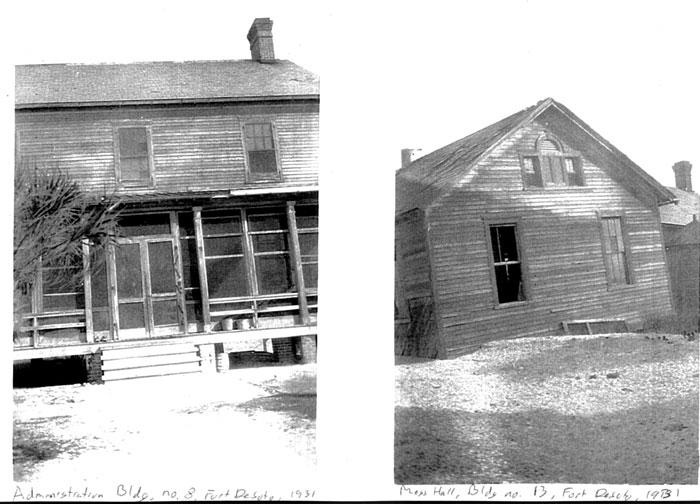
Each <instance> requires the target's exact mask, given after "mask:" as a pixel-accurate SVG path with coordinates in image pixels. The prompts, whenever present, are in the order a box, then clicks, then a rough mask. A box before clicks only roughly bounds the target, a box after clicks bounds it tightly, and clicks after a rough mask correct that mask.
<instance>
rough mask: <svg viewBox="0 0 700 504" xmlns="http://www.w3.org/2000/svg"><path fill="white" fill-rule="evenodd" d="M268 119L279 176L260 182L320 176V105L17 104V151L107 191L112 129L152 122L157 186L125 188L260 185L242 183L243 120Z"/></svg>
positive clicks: (111, 183)
mask: <svg viewBox="0 0 700 504" xmlns="http://www.w3.org/2000/svg"><path fill="white" fill-rule="evenodd" d="M251 120H265V121H268V120H269V121H272V122H273V123H274V125H275V129H276V140H277V142H278V144H277V153H278V157H279V164H280V168H281V173H282V177H281V180H279V181H275V182H265V183H264V184H263V185H265V186H270V187H277V186H304V185H316V184H317V182H318V105H317V104H306V105H301V104H300V105H288V106H282V105H269V104H268V105H267V106H265V107H262V106H254V105H247V106H243V105H240V106H233V105H228V106H223V105H222V106H217V107H214V106H210V107H207V106H199V107H181V108H174V109H171V108H154V107H150V108H144V107H140V108H127V107H122V108H111V109H103V110H90V111H85V110H74V111H42V112H38V111H32V112H29V111H20V112H18V113H17V114H16V128H17V132H18V135H17V142H18V145H17V147H18V152H19V154H20V156H21V158H22V160H23V161H24V162H26V163H29V164H30V165H33V164H36V165H37V166H39V167H48V168H52V167H57V168H60V169H62V170H65V171H66V172H68V173H69V174H71V175H72V176H73V177H74V178H75V179H76V180H78V181H79V182H80V183H81V184H82V185H83V186H84V187H85V188H86V189H90V190H95V191H105V190H106V191H107V192H111V191H112V190H115V189H116V188H117V186H116V178H115V128H116V127H118V126H122V125H129V124H135V125H146V126H148V127H149V128H150V132H151V144H152V160H153V166H154V170H155V182H156V183H155V188H154V189H145V188H136V189H133V188H132V189H129V190H128V191H129V192H148V191H149V190H155V191H184V190H217V189H224V190H225V189H232V188H242V187H246V186H256V187H257V186H259V185H260V183H259V182H258V183H246V177H245V150H244V145H243V138H242V123H243V122H244V121H251Z"/></svg>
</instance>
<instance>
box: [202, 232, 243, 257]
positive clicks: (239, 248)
mask: <svg viewBox="0 0 700 504" xmlns="http://www.w3.org/2000/svg"><path fill="white" fill-rule="evenodd" d="M204 253H205V255H206V257H211V256H220V255H234V254H242V253H243V237H242V236H225V237H222V238H205V239H204Z"/></svg>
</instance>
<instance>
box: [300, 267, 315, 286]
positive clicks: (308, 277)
mask: <svg viewBox="0 0 700 504" xmlns="http://www.w3.org/2000/svg"><path fill="white" fill-rule="evenodd" d="M302 271H303V272H304V286H305V287H306V288H307V289H317V288H318V264H316V263H304V265H303V266H302Z"/></svg>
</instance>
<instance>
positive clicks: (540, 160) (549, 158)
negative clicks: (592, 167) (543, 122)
mask: <svg viewBox="0 0 700 504" xmlns="http://www.w3.org/2000/svg"><path fill="white" fill-rule="evenodd" d="M521 168H522V174H523V183H524V184H525V187H573V186H582V185H584V180H583V166H582V162H581V158H580V156H578V155H571V154H565V153H564V152H562V149H561V147H560V146H559V144H558V142H556V141H554V140H553V139H550V138H544V139H541V140H540V141H539V142H538V145H537V152H535V153H532V154H527V155H523V156H521Z"/></svg>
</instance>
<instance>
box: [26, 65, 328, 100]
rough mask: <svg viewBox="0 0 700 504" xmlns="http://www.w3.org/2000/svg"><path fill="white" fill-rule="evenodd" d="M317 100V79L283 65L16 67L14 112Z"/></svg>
mask: <svg viewBox="0 0 700 504" xmlns="http://www.w3.org/2000/svg"><path fill="white" fill-rule="evenodd" d="M318 95H319V80H318V77H317V76H316V75H315V74H313V73H311V72H309V71H308V70H305V69H304V68H301V67H300V66H298V65H296V64H295V63H292V62H291V61H287V60H275V61H274V62H271V63H260V62H257V61H253V60H228V61H182V62H146V63H128V64H99V65H78V64H52V65H24V66H17V67H16V68H15V106H16V108H37V107H66V106H96V105H111V104H141V103H146V104H150V103H168V102H178V103H196V102H217V101H250V100H259V99H297V98H317V97H318Z"/></svg>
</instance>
